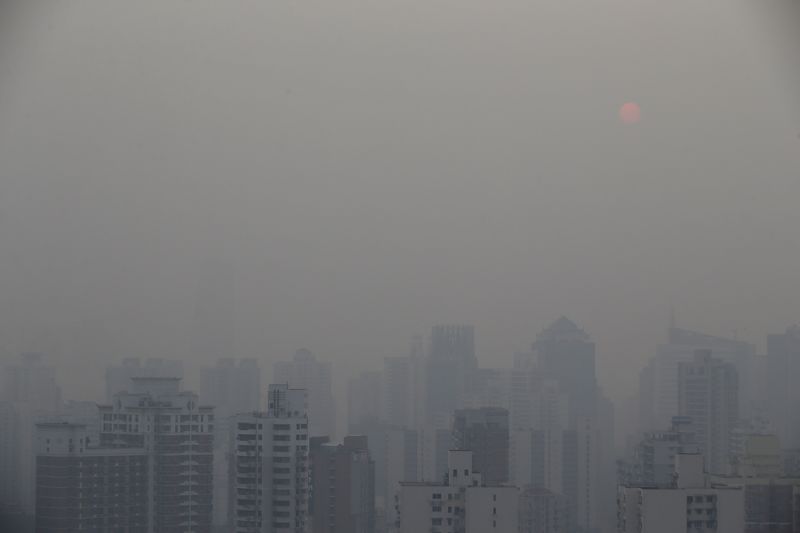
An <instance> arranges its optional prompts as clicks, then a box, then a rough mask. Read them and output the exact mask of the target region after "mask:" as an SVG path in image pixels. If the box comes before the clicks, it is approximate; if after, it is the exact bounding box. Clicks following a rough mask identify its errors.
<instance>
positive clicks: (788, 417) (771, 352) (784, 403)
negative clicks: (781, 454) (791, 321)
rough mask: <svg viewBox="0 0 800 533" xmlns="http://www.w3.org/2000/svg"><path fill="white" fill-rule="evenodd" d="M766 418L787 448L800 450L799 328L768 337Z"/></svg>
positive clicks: (792, 328)
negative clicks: (799, 413)
mask: <svg viewBox="0 0 800 533" xmlns="http://www.w3.org/2000/svg"><path fill="white" fill-rule="evenodd" d="M767 368H768V376H769V381H768V384H769V385H768V387H767V389H768V391H769V393H768V395H769V402H768V403H769V417H770V420H771V422H772V425H773V426H774V427H775V429H776V431H777V433H778V436H779V437H780V439H781V443H782V444H783V446H784V447H786V448H800V419H798V417H797V406H798V405H800V387H798V386H797V376H800V326H794V327H791V328H789V329H787V330H786V333H781V334H775V335H768V336H767Z"/></svg>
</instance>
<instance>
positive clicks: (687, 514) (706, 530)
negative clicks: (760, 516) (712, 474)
mask: <svg viewBox="0 0 800 533" xmlns="http://www.w3.org/2000/svg"><path fill="white" fill-rule="evenodd" d="M676 472H677V478H676V479H677V480H676V484H675V485H674V486H672V487H624V486H623V487H620V489H619V495H618V498H617V502H618V503H617V505H618V509H617V516H618V529H617V531H618V532H619V533H683V532H685V533H745V531H746V530H745V500H744V491H743V490H742V488H741V487H720V486H712V485H711V484H709V483H708V480H707V479H706V477H705V475H704V473H703V456H702V455H699V454H686V455H683V454H681V455H678V456H677V460H676Z"/></svg>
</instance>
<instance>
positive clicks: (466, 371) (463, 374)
mask: <svg viewBox="0 0 800 533" xmlns="http://www.w3.org/2000/svg"><path fill="white" fill-rule="evenodd" d="M477 368H478V360H477V358H476V357H475V328H474V327H473V326H453V325H447V326H445V325H442V326H434V327H433V330H432V332H431V347H430V353H429V354H428V358H427V361H426V365H425V379H426V387H425V398H426V403H427V407H426V413H427V420H428V422H434V423H435V422H436V421H437V420H439V421H441V420H449V419H450V417H451V416H452V414H453V411H455V410H456V409H458V408H459V407H462V406H463V405H464V400H465V395H466V393H467V391H468V390H469V388H470V385H471V384H472V380H473V378H474V375H475V371H476V369H477Z"/></svg>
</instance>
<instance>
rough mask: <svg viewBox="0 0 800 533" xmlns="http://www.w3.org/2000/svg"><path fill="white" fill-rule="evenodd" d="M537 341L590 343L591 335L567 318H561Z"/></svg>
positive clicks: (546, 329) (538, 337)
mask: <svg viewBox="0 0 800 533" xmlns="http://www.w3.org/2000/svg"><path fill="white" fill-rule="evenodd" d="M536 340H537V341H546V340H555V341H569V340H580V341H588V340H589V334H588V333H586V332H585V331H583V330H582V329H581V328H579V327H578V325H577V324H576V323H575V322H573V321H572V320H570V319H569V318H567V317H565V316H563V315H562V316H560V317H559V318H557V319H556V320H555V321H554V322H553V323H552V324H550V325H549V326H548V327H547V328H545V329H544V330H543V331H542V332H541V333H539V335H538V336H537V337H536Z"/></svg>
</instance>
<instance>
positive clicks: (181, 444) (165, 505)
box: [99, 377, 214, 532]
mask: <svg viewBox="0 0 800 533" xmlns="http://www.w3.org/2000/svg"><path fill="white" fill-rule="evenodd" d="M131 383H132V387H129V390H126V391H123V392H118V393H117V394H115V395H114V398H113V401H112V403H111V405H103V406H100V408H99V411H100V417H101V427H100V447H102V448H120V449H127V448H141V449H143V450H144V453H145V455H146V459H147V465H148V479H149V487H148V506H149V507H148V511H147V516H148V526H147V530H148V531H176V530H180V531H197V532H204V531H209V530H210V529H211V522H212V516H211V513H212V495H213V486H214V485H213V474H212V473H213V439H214V436H213V435H214V408H213V407H209V406H203V405H201V404H200V402H199V400H198V396H197V394H196V393H194V392H190V391H181V390H180V378H152V377H134V378H131Z"/></svg>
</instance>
